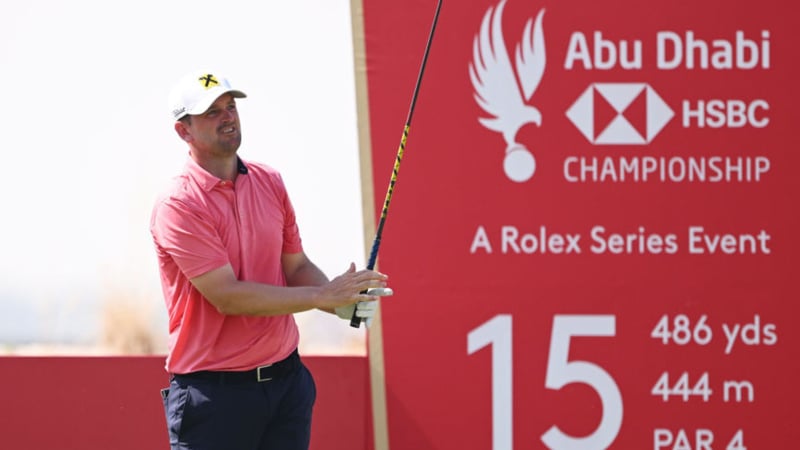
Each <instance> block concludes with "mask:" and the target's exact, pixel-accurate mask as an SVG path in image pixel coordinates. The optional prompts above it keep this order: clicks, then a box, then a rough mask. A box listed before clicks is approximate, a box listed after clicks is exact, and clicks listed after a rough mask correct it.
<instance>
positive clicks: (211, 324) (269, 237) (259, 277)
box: [150, 158, 303, 373]
mask: <svg viewBox="0 0 800 450" xmlns="http://www.w3.org/2000/svg"><path fill="white" fill-rule="evenodd" d="M150 232H151V233H152V235H153V240H154V242H155V246H156V253H157V255H158V264H159V270H160V274H161V285H162V289H163V292H164V299H165V302H166V306H167V312H168V313H169V354H168V355H167V364H166V368H167V371H168V372H171V373H187V372H195V371H198V370H249V369H252V368H254V367H257V366H260V365H264V364H269V363H272V362H275V361H279V360H281V359H284V358H286V357H287V356H289V354H290V353H291V352H292V350H294V349H295V348H296V347H297V343H298V332H297V325H296V324H295V321H294V317H293V316H292V315H280V316H269V317H252V316H238V315H223V314H221V313H220V312H219V311H217V309H216V308H215V307H214V306H213V305H212V304H211V303H210V302H209V301H208V300H206V299H205V297H203V296H202V295H201V294H200V292H199V291H197V289H195V288H194V286H193V285H192V284H191V282H190V281H189V279H191V278H194V277H196V276H199V275H202V274H204V273H206V272H209V271H211V270H213V269H217V268H219V267H222V266H224V265H226V264H228V263H230V264H231V266H232V267H233V270H234V273H236V276H237V278H238V279H239V280H243V281H255V282H259V283H265V284H271V285H277V286H285V285H286V278H285V276H284V273H283V270H282V268H281V254H283V253H297V252H300V251H302V250H303V247H302V245H301V241H300V234H299V232H298V228H297V223H296V221H295V214H294V208H292V204H291V202H290V201H289V197H288V195H287V193H286V188H285V186H284V184H283V180H282V179H281V176H280V174H279V173H278V172H277V171H275V170H274V169H272V168H271V167H269V166H266V165H263V164H256V163H251V162H244V161H241V160H240V161H239V174H238V176H237V177H236V181H235V182H230V181H223V180H220V179H219V178H217V177H215V176H213V175H211V174H210V173H208V172H206V171H205V170H204V169H203V168H202V167H200V166H199V165H198V164H197V163H196V162H194V160H192V159H191V158H189V160H188V162H187V164H186V168H185V169H184V172H183V174H181V175H180V176H179V177H177V178H176V180H175V182H174V183H173V184H172V186H171V188H170V189H168V190H167V192H165V193H164V194H163V195H162V196H161V197H160V198H159V200H158V201H157V202H156V204H155V207H154V208H153V215H152V219H151V223H150Z"/></svg>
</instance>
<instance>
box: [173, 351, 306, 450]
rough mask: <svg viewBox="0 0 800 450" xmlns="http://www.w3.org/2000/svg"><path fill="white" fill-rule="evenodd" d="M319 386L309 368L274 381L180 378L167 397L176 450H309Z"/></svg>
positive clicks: (297, 368) (175, 380)
mask: <svg viewBox="0 0 800 450" xmlns="http://www.w3.org/2000/svg"><path fill="white" fill-rule="evenodd" d="M316 396H317V390H316V385H315V384H314V379H313V377H312V376H311V373H310V372H309V371H308V369H307V368H306V366H305V365H303V364H302V363H301V364H298V365H297V367H295V368H294V369H293V370H292V371H291V372H290V373H287V374H284V375H282V376H280V377H276V378H273V379H271V380H269V381H263V382H258V381H256V380H255V379H253V380H252V381H247V382H242V381H226V380H224V379H222V380H206V379H200V380H198V379H193V378H191V377H186V376H181V375H175V376H174V377H173V378H172V380H171V381H170V386H169V390H164V391H162V398H163V400H164V411H165V413H166V417H167V429H168V431H169V442H170V448H171V449H172V450H307V449H308V444H309V440H310V437H311V412H312V408H313V406H314V401H315V399H316Z"/></svg>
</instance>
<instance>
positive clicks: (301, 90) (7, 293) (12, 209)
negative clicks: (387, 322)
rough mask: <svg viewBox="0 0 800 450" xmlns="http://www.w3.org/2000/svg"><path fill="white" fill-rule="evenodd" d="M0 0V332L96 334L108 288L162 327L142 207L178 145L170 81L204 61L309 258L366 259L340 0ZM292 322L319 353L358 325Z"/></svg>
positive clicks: (4, 336)
mask: <svg viewBox="0 0 800 450" xmlns="http://www.w3.org/2000/svg"><path fill="white" fill-rule="evenodd" d="M3 9H4V11H3V14H2V15H0V69H2V72H1V74H2V83H3V86H4V89H3V99H4V105H5V107H2V108H0V127H2V136H3V144H2V147H3V150H2V151H3V154H4V156H5V158H6V159H5V160H4V163H5V167H6V170H7V173H6V175H5V176H3V177H2V178H0V196H2V203H0V204H2V208H3V214H2V217H3V221H2V225H0V249H1V251H2V255H3V256H2V258H0V274H2V275H1V277H2V278H0V345H3V343H5V344H6V345H8V343H14V342H26V341H30V340H43V341H56V342H72V341H76V342H79V341H80V342H82V341H87V340H91V339H93V338H94V337H96V335H97V333H98V332H99V331H98V330H99V327H100V321H101V320H102V318H101V317H98V316H99V311H100V310H101V309H102V307H103V304H104V302H108V301H112V300H114V299H119V300H122V301H126V302H129V303H133V304H135V305H137V307H139V306H140V307H141V308H142V310H144V311H148V314H150V316H151V317H152V318H153V319H152V320H153V322H154V324H155V329H156V330H157V331H163V332H164V333H166V328H165V327H166V319H165V318H166V313H165V312H164V306H163V299H162V297H161V292H160V286H159V284H158V272H157V267H156V261H155V255H154V251H153V245H152V241H151V238H150V234H149V231H148V221H149V218H150V210H151V207H152V204H153V200H154V198H155V197H156V195H157V193H158V192H159V190H160V189H162V188H163V186H164V185H165V184H166V183H167V182H168V180H169V179H170V178H171V177H172V176H174V175H176V174H177V173H178V172H179V171H180V170H181V169H182V167H183V164H184V161H185V158H186V155H187V152H186V147H185V144H184V143H182V141H180V140H179V139H178V137H177V135H176V134H175V133H174V131H173V129H172V122H171V120H170V118H169V115H168V110H167V106H166V97H167V94H168V92H169V89H170V87H171V85H172V84H173V83H174V82H175V81H176V80H177V79H178V78H180V77H181V76H182V75H184V74H185V73H186V72H188V71H190V70H193V69H197V68H208V69H209V70H213V71H216V72H219V73H220V74H222V75H223V76H226V77H228V78H229V79H230V80H231V81H232V83H233V85H234V86H235V87H237V88H239V89H241V90H243V91H245V92H246V93H247V94H248V98H247V99H242V100H240V101H239V111H240V117H241V122H242V129H243V143H242V147H241V148H240V150H239V154H240V155H241V156H242V157H243V158H245V159H251V160H257V161H261V162H265V163H267V164H270V165H272V166H273V167H275V168H277V169H278V170H279V171H280V172H281V173H282V174H283V177H284V180H285V182H286V184H287V186H288V189H289V194H290V197H291V199H292V201H293V203H294V206H295V209H296V210H297V215H298V221H299V225H300V230H301V233H302V236H303V240H304V244H305V248H306V252H307V253H308V254H309V256H310V257H311V258H312V260H314V261H315V262H316V263H317V265H319V266H320V267H321V268H322V270H323V271H324V272H325V273H327V274H328V275H329V276H331V277H332V276H335V275H337V274H338V273H340V272H343V271H344V270H345V269H346V268H347V265H348V263H349V262H350V261H354V262H355V263H356V264H357V265H358V266H359V267H363V266H364V246H363V241H362V239H363V238H362V236H363V228H362V208H361V191H360V189H361V188H360V180H359V169H358V148H357V125H356V109H355V86H354V76H353V52H352V42H351V36H352V34H351V28H350V27H351V18H350V5H349V1H347V0H304V1H293V2H288V1H270V0H268V1H264V2H253V1H249V0H248V1H244V0H229V1H226V2H216V1H214V2H212V1H208V0H193V1H184V0H178V1H173V0H170V1H153V0H141V1H137V2H108V1H100V0H73V1H70V2H63V1H56V0H32V1H29V2H7V4H5V5H4V8H3ZM298 321H299V322H301V328H302V330H301V333H302V334H303V336H304V340H305V345H306V346H309V341H312V342H313V345H311V347H313V348H314V349H315V350H316V351H317V352H318V353H330V352H333V353H335V352H337V346H339V345H341V344H343V343H347V342H351V341H353V340H354V339H355V340H358V339H360V338H363V335H362V333H363V327H362V328H361V329H359V330H356V329H352V328H350V327H349V326H348V325H347V323H346V322H345V321H341V320H339V319H336V318H335V317H333V316H327V315H325V314H323V313H320V312H312V313H303V314H301V315H299V316H298Z"/></svg>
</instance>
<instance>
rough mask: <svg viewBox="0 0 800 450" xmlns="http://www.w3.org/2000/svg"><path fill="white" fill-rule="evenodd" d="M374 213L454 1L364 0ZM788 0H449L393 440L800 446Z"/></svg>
mask: <svg viewBox="0 0 800 450" xmlns="http://www.w3.org/2000/svg"><path fill="white" fill-rule="evenodd" d="M363 7H364V26H365V44H366V55H367V74H368V94H369V121H370V132H371V136H372V141H371V148H372V155H371V156H372V162H373V166H372V175H373V179H374V186H373V188H374V192H376V193H377V194H378V195H376V196H375V197H376V199H375V201H376V210H380V206H381V205H380V202H382V200H383V198H382V196H381V195H380V194H382V193H383V192H385V189H386V183H387V182H388V178H389V175H390V174H391V171H390V170H391V168H392V165H393V162H394V157H395V150H396V149H397V144H398V142H399V139H400V135H401V132H402V129H403V122H404V119H405V117H406V113H407V108H408V103H409V100H410V95H411V93H412V90H413V86H414V82H415V80H416V75H417V71H418V69H419V63H420V60H421V56H422V50H423V49H424V46H425V41H426V38H427V32H428V29H429V26H430V21H431V18H432V15H433V12H434V10H435V1H433V0H431V1H424V2H422V1H414V2H391V3H389V2H385V1H374V0H365V1H364V4H363ZM786 8H787V7H786V5H785V2H779V1H777V0H765V1H762V2H754V3H741V2H739V3H735V2H734V3H731V2H723V1H720V0H710V1H706V0H704V1H698V2H661V3H658V2H641V1H631V0H615V1H610V2H578V1H574V0H571V1H560V2H546V1H545V2H543V1H534V0H507V1H506V0H503V1H495V0H491V1H484V0H480V1H470V2H456V1H449V2H445V4H444V5H443V7H442V11H441V16H440V19H439V24H438V28H437V31H436V36H435V38H434V41H433V45H432V48H431V52H430V57H429V60H428V65H427V68H426V72H425V78H424V80H423V82H422V87H421V90H420V93H419V98H418V101H417V105H416V109H415V116H414V123H413V125H412V127H411V129H410V134H409V137H408V141H407V145H406V150H405V158H404V160H403V166H402V170H401V171H400V173H399V176H398V179H397V184H396V186H395V192H394V198H393V200H392V204H391V209H390V212H389V214H388V219H387V223H386V227H385V229H384V233H383V243H382V246H381V253H380V258H379V265H380V268H381V270H382V271H383V272H386V273H388V274H389V275H390V277H391V280H392V283H391V284H392V287H393V288H394V290H395V296H394V297H392V298H390V299H386V301H384V303H383V304H382V327H381V328H382V333H383V348H382V351H383V357H384V361H385V362H384V364H385V377H386V379H385V390H386V405H387V417H388V436H389V443H390V447H391V448H394V449H408V448H427V449H441V450H444V449H467V448H469V449H491V450H508V449H512V448H513V449H523V448H525V449H539V448H542V449H545V448H549V449H574V450H581V449H603V448H612V449H653V450H656V449H670V450H689V449H691V450H711V449H715V450H720V449H722V450H744V449H749V450H761V449H764V450H766V449H779V448H793V447H794V446H796V445H798V443H800V431H798V429H799V428H798V427H797V425H796V424H797V423H798V421H799V420H800V414H799V413H798V412H797V411H798V410H800V409H798V405H797V403H798V401H800V398H798V395H797V393H796V391H795V389H796V386H797V385H796V383H795V381H794V378H795V374H796V373H797V372H798V369H800V363H798V359H800V358H798V348H800V347H798V344H799V342H798V335H797V331H796V330H797V328H798V327H797V326H796V321H797V318H796V317H797V316H798V312H800V308H798V306H797V302H798V300H800V295H798V293H799V292H800V289H798V284H797V282H796V281H795V280H796V275H797V272H798V267H800V265H798V264H797V262H796V255H797V254H798V252H799V251H800V240H798V237H797V235H796V234H794V233H796V230H798V229H799V228H800V223H798V213H797V200H796V198H797V195H798V194H800V177H798V176H797V174H796V170H795V169H796V168H797V167H798V166H800V156H798V151H797V148H796V145H795V144H793V142H794V141H795V139H794V138H793V136H794V133H793V129H794V127H795V126H796V123H797V114H796V113H795V104H796V102H797V100H798V97H797V94H796V92H797V90H796V89H795V87H794V80H790V74H796V73H797V70H798V69H800V65H799V64H798V62H797V60H798V58H797V55H796V51H795V47H796V45H797V43H798V40H797V37H796V30H797V29H798V25H800V23H798V22H799V21H798V19H797V15H796V14H793V13H791V12H788V11H787V10H786Z"/></svg>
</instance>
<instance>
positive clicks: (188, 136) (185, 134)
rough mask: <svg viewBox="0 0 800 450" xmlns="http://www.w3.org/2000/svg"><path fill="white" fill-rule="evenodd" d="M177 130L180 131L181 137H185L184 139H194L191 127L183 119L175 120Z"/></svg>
mask: <svg viewBox="0 0 800 450" xmlns="http://www.w3.org/2000/svg"><path fill="white" fill-rule="evenodd" d="M175 132H176V133H178V136H180V138H181V139H183V140H184V141H186V142H191V141H192V134H191V133H190V132H189V129H188V128H187V126H186V124H185V123H183V122H181V121H177V122H175Z"/></svg>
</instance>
